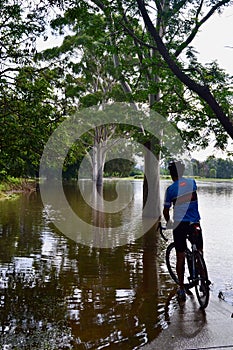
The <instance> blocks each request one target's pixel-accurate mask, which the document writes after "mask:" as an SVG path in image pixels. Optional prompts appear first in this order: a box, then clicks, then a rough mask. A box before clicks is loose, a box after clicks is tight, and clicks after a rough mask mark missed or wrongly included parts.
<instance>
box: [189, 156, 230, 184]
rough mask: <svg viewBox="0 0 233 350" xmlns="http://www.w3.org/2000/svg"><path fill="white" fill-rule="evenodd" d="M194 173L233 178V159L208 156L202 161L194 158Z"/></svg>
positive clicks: (204, 175)
mask: <svg viewBox="0 0 233 350" xmlns="http://www.w3.org/2000/svg"><path fill="white" fill-rule="evenodd" d="M192 165H193V175H194V176H200V177H207V178H219V179H232V178H233V160H231V159H229V158H228V159H222V158H215V156H210V157H208V158H207V159H206V160H205V161H203V162H200V161H198V160H196V159H192Z"/></svg>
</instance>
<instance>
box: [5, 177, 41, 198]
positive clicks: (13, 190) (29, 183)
mask: <svg viewBox="0 0 233 350" xmlns="http://www.w3.org/2000/svg"><path fill="white" fill-rule="evenodd" d="M35 189H36V180H34V179H24V178H15V177H11V176H8V177H7V178H5V179H4V180H2V181H1V182H0V199H9V198H16V196H17V195H18V194H20V193H23V192H32V191H35Z"/></svg>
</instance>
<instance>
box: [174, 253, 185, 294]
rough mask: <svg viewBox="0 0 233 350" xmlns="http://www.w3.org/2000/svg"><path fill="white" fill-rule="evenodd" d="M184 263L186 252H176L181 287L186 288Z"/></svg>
mask: <svg viewBox="0 0 233 350" xmlns="http://www.w3.org/2000/svg"><path fill="white" fill-rule="evenodd" d="M184 265H185V253H184V252H182V253H181V252H176V272H177V276H178V280H179V285H180V289H184Z"/></svg>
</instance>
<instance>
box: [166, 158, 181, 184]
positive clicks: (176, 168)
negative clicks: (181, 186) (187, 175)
mask: <svg viewBox="0 0 233 350" xmlns="http://www.w3.org/2000/svg"><path fill="white" fill-rule="evenodd" d="M168 169H169V171H170V174H171V176H172V177H177V178H178V179H179V178H180V177H182V176H183V174H184V169H185V166H184V164H183V163H182V162H181V161H180V160H173V161H172V162H170V163H169V165H168Z"/></svg>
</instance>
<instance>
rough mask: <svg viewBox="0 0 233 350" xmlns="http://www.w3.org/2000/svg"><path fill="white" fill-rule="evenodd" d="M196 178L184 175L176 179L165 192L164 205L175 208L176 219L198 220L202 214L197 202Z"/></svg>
mask: <svg viewBox="0 0 233 350" xmlns="http://www.w3.org/2000/svg"><path fill="white" fill-rule="evenodd" d="M196 190H197V185H196V182H195V180H193V179H186V178H184V177H182V178H180V179H179V180H177V181H174V182H173V184H172V185H170V186H169V187H168V188H167V190H166V193H165V200H164V207H165V208H170V207H171V206H172V205H173V208H174V217H173V219H174V221H176V222H180V221H186V222H187V221H189V222H198V221H199V220H200V214H199V211H198V202H197V193H196Z"/></svg>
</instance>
